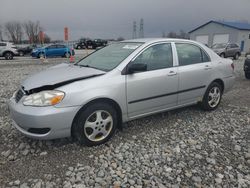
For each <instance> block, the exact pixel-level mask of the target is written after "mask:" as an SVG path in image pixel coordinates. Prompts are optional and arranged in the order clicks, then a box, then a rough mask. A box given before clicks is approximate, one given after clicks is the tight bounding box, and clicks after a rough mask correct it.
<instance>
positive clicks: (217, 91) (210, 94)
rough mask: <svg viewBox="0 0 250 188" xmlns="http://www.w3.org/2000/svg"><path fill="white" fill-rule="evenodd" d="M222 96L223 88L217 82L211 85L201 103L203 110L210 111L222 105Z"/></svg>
mask: <svg viewBox="0 0 250 188" xmlns="http://www.w3.org/2000/svg"><path fill="white" fill-rule="evenodd" d="M221 96H222V86H221V85H220V84H219V83H217V82H213V83H211V84H210V85H209V86H208V88H207V91H206V93H205V95H204V96H203V100H202V103H201V106H202V108H203V109H204V110H209V111H210V110H214V109H216V108H217V107H218V106H219V104H220V101H221Z"/></svg>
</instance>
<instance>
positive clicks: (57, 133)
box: [8, 97, 79, 140]
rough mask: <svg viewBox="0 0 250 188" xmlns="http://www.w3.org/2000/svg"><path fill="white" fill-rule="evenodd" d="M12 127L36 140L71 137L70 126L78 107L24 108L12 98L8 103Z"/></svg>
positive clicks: (20, 102)
mask: <svg viewBox="0 0 250 188" xmlns="http://www.w3.org/2000/svg"><path fill="white" fill-rule="evenodd" d="M8 106H9V111H10V115H11V118H12V119H13V121H14V126H15V127H16V128H17V129H18V130H19V131H20V132H21V133H23V134H24V135H26V136H27V137H30V138H36V139H43V140H48V139H56V138H63V137H69V136H71V126H72V123H73V120H74V117H75V115H76V113H77V112H78V110H79V107H78V106H74V107H64V108H59V107H55V106H47V107H33V106H24V105H23V104H22V100H20V101H19V102H16V101H15V99H14V98H13V97H12V98H11V99H10V100H9V103H8Z"/></svg>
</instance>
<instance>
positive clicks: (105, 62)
mask: <svg viewBox="0 0 250 188" xmlns="http://www.w3.org/2000/svg"><path fill="white" fill-rule="evenodd" d="M141 45H142V43H134V42H133V43H132V42H120V43H114V44H111V45H109V46H106V47H104V48H102V49H100V50H97V51H96V52H94V53H92V54H90V55H89V56H87V57H86V58H84V59H82V60H81V61H79V62H78V63H77V65H79V66H86V67H92V68H96V69H99V70H103V71H110V70H112V69H114V68H115V67H116V66H118V65H119V64H120V63H121V62H122V61H123V60H124V59H126V58H127V57H128V56H129V55H130V54H131V53H132V52H134V51H135V50H136V49H137V48H138V47H139V46H141Z"/></svg>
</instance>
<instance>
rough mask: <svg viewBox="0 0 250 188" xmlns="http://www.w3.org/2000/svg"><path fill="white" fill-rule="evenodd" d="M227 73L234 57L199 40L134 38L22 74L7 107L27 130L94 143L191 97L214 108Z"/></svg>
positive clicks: (229, 81)
mask: <svg viewBox="0 0 250 188" xmlns="http://www.w3.org/2000/svg"><path fill="white" fill-rule="evenodd" d="M234 78H235V77H234V66H233V61H232V60H231V59H222V58H220V57H218V56H217V55H216V54H215V53H214V52H213V51H212V50H211V49H209V48H207V47H206V46H205V45H202V44H200V43H198V42H195V41H190V40H182V39H135V40H128V41H122V42H119V43H114V44H110V45H108V46H106V47H104V48H102V49H100V50H97V51H95V52H94V53H92V54H90V55H89V56H86V57H85V58H83V59H82V60H80V61H79V62H77V63H76V64H66V63H64V64H60V65H57V66H54V67H51V68H49V69H48V70H45V71H43V72H40V73H38V74H36V75H33V76H31V77H29V78H28V79H26V80H25V81H24V82H23V83H22V84H21V86H20V87H19V88H18V90H17V92H15V93H14V95H13V97H12V98H11V99H10V101H9V109H10V114H11V117H12V119H13V120H14V122H15V124H14V125H15V126H16V128H17V129H18V130H19V131H20V132H22V133H23V134H25V135H26V136H28V137H32V138H38V139H55V138H61V137H68V136H72V137H75V138H76V140H77V141H78V142H79V143H81V144H86V145H88V146H93V145H98V144H102V143H104V142H106V141H107V140H108V139H110V138H111V136H112V135H113V134H114V132H115V129H116V128H118V127H120V126H122V122H127V121H130V120H133V119H136V118H140V117H143V116H148V115H151V114H154V113H159V112H162V111H166V110H170V109H175V108H180V107H183V106H188V105H193V104H200V105H201V107H202V108H203V109H205V110H215V109H216V108H217V107H218V105H219V104H220V101H221V97H222V94H224V93H226V92H227V91H228V90H230V88H231V87H232V86H233V83H234Z"/></svg>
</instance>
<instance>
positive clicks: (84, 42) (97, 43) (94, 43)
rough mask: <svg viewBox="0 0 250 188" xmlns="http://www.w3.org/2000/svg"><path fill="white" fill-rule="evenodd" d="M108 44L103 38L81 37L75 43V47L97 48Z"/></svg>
mask: <svg viewBox="0 0 250 188" xmlns="http://www.w3.org/2000/svg"><path fill="white" fill-rule="evenodd" d="M106 45H107V41H106V40H102V39H95V40H91V39H80V40H79V41H78V42H77V43H76V44H74V48H75V49H96V48H99V47H103V46H106Z"/></svg>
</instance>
